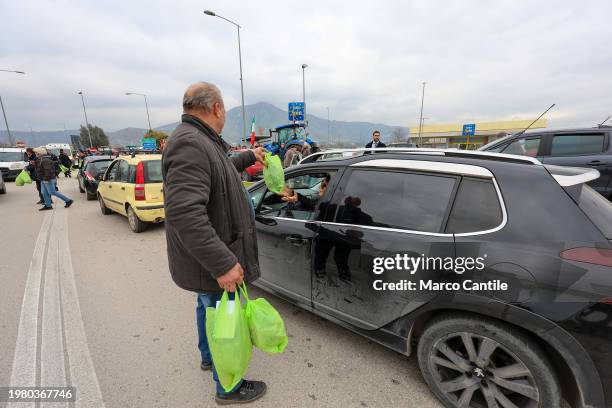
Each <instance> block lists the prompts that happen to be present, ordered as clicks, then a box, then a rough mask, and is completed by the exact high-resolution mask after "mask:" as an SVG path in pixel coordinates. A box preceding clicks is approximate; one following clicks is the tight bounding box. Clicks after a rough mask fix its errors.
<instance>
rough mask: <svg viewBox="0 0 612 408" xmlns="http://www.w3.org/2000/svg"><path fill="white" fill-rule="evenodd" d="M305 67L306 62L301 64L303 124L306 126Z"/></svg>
mask: <svg viewBox="0 0 612 408" xmlns="http://www.w3.org/2000/svg"><path fill="white" fill-rule="evenodd" d="M306 68H308V64H302V102H304V125H306V126H308V120H306Z"/></svg>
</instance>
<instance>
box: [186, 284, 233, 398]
mask: <svg viewBox="0 0 612 408" xmlns="http://www.w3.org/2000/svg"><path fill="white" fill-rule="evenodd" d="M222 294H223V293H214V292H203V293H198V306H197V307H196V320H197V323H198V340H199V341H198V348H199V349H200V354H201V355H202V362H203V363H206V364H209V363H212V362H213V361H212V356H211V354H210V348H209V347H208V339H207V338H206V308H207V307H215V306H216V303H217V301H219V300H221V295H222ZM229 296H230V299H233V298H234V294H233V293H230V294H229ZM212 372H213V379H214V380H215V382H216V383H217V393H218V394H228V393H226V392H225V391H224V390H223V387H222V386H221V383H219V377H218V376H217V370H215V366H214V364H213V367H212ZM241 385H242V381H240V382H239V383H238V385H236V387H234V389H233V390H231V391H230V392H234V391H236V390H237V389H238V388H240V386H241Z"/></svg>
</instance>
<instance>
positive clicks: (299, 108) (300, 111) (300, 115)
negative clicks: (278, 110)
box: [288, 102, 304, 122]
mask: <svg viewBox="0 0 612 408" xmlns="http://www.w3.org/2000/svg"><path fill="white" fill-rule="evenodd" d="M288 111H289V122H297V121H303V120H304V102H289V109H288Z"/></svg>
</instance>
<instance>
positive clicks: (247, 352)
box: [206, 292, 253, 392]
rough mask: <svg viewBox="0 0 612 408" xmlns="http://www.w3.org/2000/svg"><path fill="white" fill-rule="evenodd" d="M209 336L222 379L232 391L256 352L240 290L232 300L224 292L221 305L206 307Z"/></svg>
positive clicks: (216, 365)
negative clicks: (241, 301)
mask: <svg viewBox="0 0 612 408" xmlns="http://www.w3.org/2000/svg"><path fill="white" fill-rule="evenodd" d="M206 337H207V338H208V345H209V347H210V353H211V354H212V359H213V362H214V364H215V369H216V370H217V375H218V377H219V382H220V383H221V385H222V386H223V389H224V390H225V391H226V392H229V391H231V390H232V389H233V388H234V387H235V386H236V385H238V383H239V382H240V380H241V379H242V378H243V377H244V374H245V373H246V371H247V369H248V367H249V362H250V361H251V355H252V354H253V344H252V343H251V335H250V333H249V326H248V324H247V319H246V316H245V310H244V308H243V307H242V305H241V304H240V298H239V297H238V292H236V297H235V300H233V301H230V300H229V298H228V294H227V292H223V295H222V296H221V301H220V302H219V307H217V308H216V309H215V308H214V307H208V308H206Z"/></svg>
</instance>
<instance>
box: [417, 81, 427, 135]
mask: <svg viewBox="0 0 612 408" xmlns="http://www.w3.org/2000/svg"><path fill="white" fill-rule="evenodd" d="M426 83H427V82H423V95H422V96H421V118H420V119H419V146H421V132H422V131H423V102H424V101H425V84H426Z"/></svg>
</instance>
